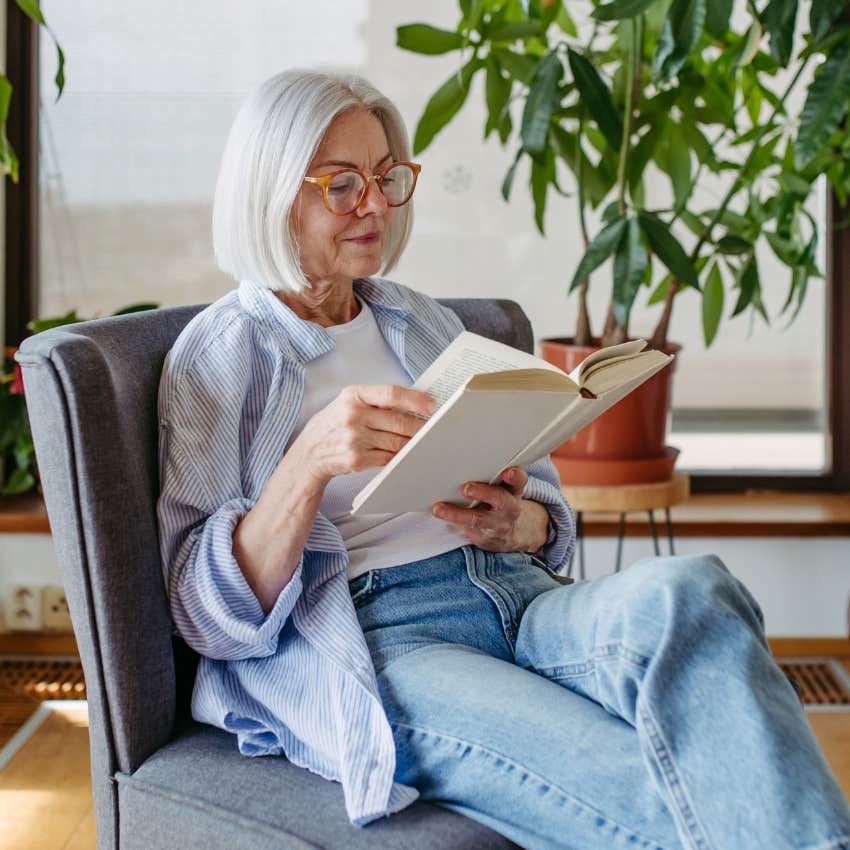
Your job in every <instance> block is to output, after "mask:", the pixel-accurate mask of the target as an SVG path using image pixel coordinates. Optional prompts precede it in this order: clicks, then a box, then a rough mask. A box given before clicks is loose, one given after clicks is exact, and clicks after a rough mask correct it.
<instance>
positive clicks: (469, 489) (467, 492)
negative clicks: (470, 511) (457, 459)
mask: <svg viewBox="0 0 850 850" xmlns="http://www.w3.org/2000/svg"><path fill="white" fill-rule="evenodd" d="M461 489H462V492H463V495H464V496H471V495H472V485H471V484H464V485H463V487H462V488H461Z"/></svg>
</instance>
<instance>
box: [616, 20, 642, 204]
mask: <svg viewBox="0 0 850 850" xmlns="http://www.w3.org/2000/svg"><path fill="white" fill-rule="evenodd" d="M637 40H638V28H637V21H636V20H632V46H631V50H630V51H629V57H628V64H627V66H626V97H625V106H624V107H623V139H622V142H621V144H620V162H619V164H618V166H617V184H618V186H619V189H620V198H619V200H620V215H625V214H626V160H627V159H628V157H629V143H630V142H631V138H632V115H633V113H634V104H633V103H632V94H633V92H634V85H635V57H636V56H637Z"/></svg>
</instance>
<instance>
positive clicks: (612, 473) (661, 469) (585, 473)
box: [541, 338, 681, 484]
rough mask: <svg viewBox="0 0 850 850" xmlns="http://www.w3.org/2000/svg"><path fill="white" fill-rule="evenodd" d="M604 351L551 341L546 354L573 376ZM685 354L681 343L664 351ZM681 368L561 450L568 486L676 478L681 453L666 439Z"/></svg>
mask: <svg viewBox="0 0 850 850" xmlns="http://www.w3.org/2000/svg"><path fill="white" fill-rule="evenodd" d="M595 342H597V341H596V340H595ZM599 347H600V346H599V345H598V344H596V345H593V346H582V345H573V344H572V342H571V341H570V339H568V338H560V339H547V340H543V341H542V343H541V349H542V352H541V353H542V356H543V359H544V360H546V361H547V362H549V363H552V364H553V365H555V366H557V367H558V368H559V369H563V370H564V371H565V372H571V371H572V370H573V369H575V367H576V366H578V365H579V363H581V361H582V360H584V359H585V357H587V356H588V355H589V354H592V353H593V352H594V351H597V350H598V349H599ZM679 351H681V346H680V345H676V344H675V343H670V344H668V345H667V346H666V347H665V349H664V353H665V354H674V355H675V354H677V353H678V352H679ZM675 362H676V361H675V360H674V361H673V363H671V364H670V365H669V366H667V367H666V368H664V369H662V370H661V371H660V372H658V373H656V374H655V375H653V376H652V377H651V378H650V379H649V380H648V381H646V382H645V383H644V384H642V385H641V386H639V387H638V388H637V389H636V390H634V392H632V393H630V394H629V395H627V396H626V397H625V398H624V399H623V400H622V401H620V402H618V403H617V404H615V405H614V407H612V408H611V409H610V410H608V411H606V412H605V413H603V414H602V416H600V417H599V418H598V419H596V420H594V421H593V422H591V423H590V424H589V425H588V426H587V427H585V428H583V429H582V430H581V431H579V433H578V434H576V435H575V436H574V437H572V438H571V439H569V440H567V442H566V443H564V444H563V445H561V446H560V447H559V448H557V449H555V451H554V452H553V453H552V460H553V461H554V463H555V465H556V466H557V467H558V471H559V472H560V473H561V480H562V481H563V482H564V483H565V484H636V483H642V482H650V481H664V480H666V479H668V478H670V477H671V476H672V474H673V465H674V463H675V461H676V455H677V454H678V450H676V449H673V448H671V447H669V446H667V445H666V441H665V437H666V432H667V419H668V414H669V411H670V400H671V389H672V382H673V367H674V366H675Z"/></svg>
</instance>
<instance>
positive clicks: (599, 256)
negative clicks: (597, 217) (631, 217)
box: [569, 217, 626, 292]
mask: <svg viewBox="0 0 850 850" xmlns="http://www.w3.org/2000/svg"><path fill="white" fill-rule="evenodd" d="M625 228H626V219H625V217H623V218H618V219H617V220H616V221H613V222H611V224H609V225H608V226H607V227H606V228H604V229H603V230H602V231H601V232H600V233H599V234H598V235H597V237H596V238H595V239H594V240H593V241H592V242H591V243H590V245H588V246H587V251H585V254H584V256H583V257H582V258H581V262H580V263H579V264H578V268H577V269H576V272H575V274H574V275H573V280H572V283H571V284H570V289H569V291H570V292H572V291H573V290H574V289H576V288H577V287H578V286H579V285H581V283H582V282H583V281H585V280H587V278H588V277H590V275H591V273H592V272H593V271H594V270H595V269H598V268H599V266H601V265H602V263H604V262H605V260H607V259H608V258H609V257H610V256H611V254H613V253H614V251H615V250H616V249H617V245H619V243H620V237H621V236H622V235H623V231H624V230H625Z"/></svg>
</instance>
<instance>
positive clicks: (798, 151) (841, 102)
mask: <svg viewBox="0 0 850 850" xmlns="http://www.w3.org/2000/svg"><path fill="white" fill-rule="evenodd" d="M848 99H850V44H848V42H846V41H845V42H844V43H843V44H839V45H838V47H836V48H835V50H833V51H832V53H831V54H830V55H829V57H828V58H827V60H826V62H824V64H823V65H822V66H821V69H820V71H818V74H817V76H816V77H815V79H814V81H813V82H812V84H811V86H810V87H809V94H808V97H807V98H806V105H805V106H804V107H803V113H802V115H801V116H800V130H799V132H798V133H797V140H796V142H795V143H794V160H795V163H796V166H797V170H798V171H802V170H803V169H804V168H805V167H806V166H807V165H808V164H809V163H810V162H811V161H812V160H813V159H814V157H815V155H816V154H817V153H818V152H819V151H820V149H821V148H822V147H823V146H824V145H825V144H826V143H827V141H829V137H830V136H831V135H832V134H833V133H834V132H835V130H836V129H837V128H838V125H839V124H840V123H841V119H842V118H844V116H845V114H846V113H847V102H848Z"/></svg>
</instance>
